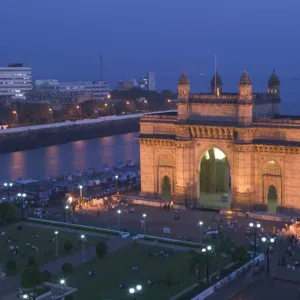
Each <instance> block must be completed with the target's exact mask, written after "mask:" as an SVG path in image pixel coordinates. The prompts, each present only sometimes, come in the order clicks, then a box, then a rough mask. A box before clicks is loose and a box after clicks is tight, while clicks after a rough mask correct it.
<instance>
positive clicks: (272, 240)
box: [261, 237, 275, 274]
mask: <svg viewBox="0 0 300 300" xmlns="http://www.w3.org/2000/svg"><path fill="white" fill-rule="evenodd" d="M261 241H262V242H263V243H268V248H267V273H268V274H269V273H270V250H271V244H273V243H274V242H275V239H274V238H270V239H267V238H266V237H263V238H262V239H261Z"/></svg>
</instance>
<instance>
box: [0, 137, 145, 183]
mask: <svg viewBox="0 0 300 300" xmlns="http://www.w3.org/2000/svg"><path fill="white" fill-rule="evenodd" d="M130 159H131V160H134V161H135V162H137V163H138V162H139V159H140V153H139V142H138V140H137V139H136V133H128V134H123V135H115V136H111V137H104V138H98V139H92V140H86V141H77V142H73V143H68V144H62V145H56V146H51V147H46V148H39V149H34V150H27V151H20V152H14V153H8V154H2V155H0V169H1V172H0V182H3V181H6V180H15V179H17V178H19V177H21V178H30V177H31V178H33V177H39V178H48V177H49V176H50V175H54V176H59V175H61V174H66V173H67V172H73V171H76V170H87V169H88V168H96V169H97V168H99V167H100V166H101V165H103V164H109V165H116V164H117V161H118V160H125V161H126V160H130Z"/></svg>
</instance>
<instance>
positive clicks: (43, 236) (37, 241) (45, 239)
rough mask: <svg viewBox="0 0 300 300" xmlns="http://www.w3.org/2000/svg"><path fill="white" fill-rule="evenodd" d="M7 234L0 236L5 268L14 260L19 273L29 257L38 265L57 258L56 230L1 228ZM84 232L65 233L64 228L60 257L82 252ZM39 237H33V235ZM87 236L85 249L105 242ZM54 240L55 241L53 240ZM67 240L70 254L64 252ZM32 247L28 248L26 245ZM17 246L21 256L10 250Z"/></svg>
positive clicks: (14, 226) (59, 240)
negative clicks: (9, 239)
mask: <svg viewBox="0 0 300 300" xmlns="http://www.w3.org/2000/svg"><path fill="white" fill-rule="evenodd" d="M1 232H5V235H0V264H1V265H2V266H3V268H5V264H6V262H7V261H8V260H14V261H16V264H17V272H20V271H22V270H23V269H24V268H25V267H26V265H27V263H28V257H29V256H32V257H34V258H35V259H36V262H37V264H38V265H40V266H41V265H43V264H46V263H48V262H50V261H52V260H55V258H56V242H55V238H54V237H55V235H54V230H53V229H51V228H49V229H47V228H43V227H36V226H34V227H33V226H29V225H26V224H25V225H22V229H21V230H19V229H18V225H17V224H14V225H9V226H6V227H1V228H0V233H1ZM82 233H83V232H80V231H78V232H68V231H63V228H62V229H60V230H59V233H58V254H59V256H60V257H61V256H65V255H69V254H71V253H74V252H77V251H80V250H81V249H82V242H81V240H80V235H81V234H82ZM34 234H35V235H36V236H38V237H33V235H34ZM84 235H85V236H86V244H85V247H89V246H92V245H95V244H96V243H97V242H98V241H100V240H103V239H101V238H99V237H97V236H95V235H89V233H84ZM9 237H11V238H12V241H11V243H8V241H7V240H8V238H9ZM53 238H54V239H53ZM66 240H69V241H71V243H72V244H73V249H72V250H71V251H70V252H66V251H65V250H64V243H65V241H66ZM27 242H28V243H30V245H28V246H26V243H27ZM14 244H15V245H17V246H18V250H19V255H16V254H14V253H13V252H14V251H13V250H9V246H12V245H14ZM32 246H36V247H37V248H38V251H37V250H34V249H32ZM46 250H48V251H49V252H50V254H47V255H45V251H46Z"/></svg>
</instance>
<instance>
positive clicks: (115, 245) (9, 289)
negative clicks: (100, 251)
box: [0, 223, 134, 299]
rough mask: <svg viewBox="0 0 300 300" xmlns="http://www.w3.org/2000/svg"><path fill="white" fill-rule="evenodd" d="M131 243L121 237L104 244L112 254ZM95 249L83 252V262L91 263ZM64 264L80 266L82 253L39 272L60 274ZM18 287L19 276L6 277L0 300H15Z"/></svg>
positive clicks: (60, 259) (41, 268)
mask: <svg viewBox="0 0 300 300" xmlns="http://www.w3.org/2000/svg"><path fill="white" fill-rule="evenodd" d="M26 224H27V223H26ZM27 225H29V224H27ZM32 225H33V226H39V227H40V226H43V225H40V224H32ZM47 227H48V228H49V226H47ZM50 227H52V226H50ZM52 228H54V227H52ZM64 229H67V228H63V229H62V228H60V230H64ZM66 231H69V230H66ZM89 234H90V232H89ZM91 234H95V235H99V236H106V237H107V235H103V234H98V233H96V232H95V233H92V232H91ZM133 242H134V241H133V240H132V238H131V237H128V238H126V239H124V238H121V237H113V238H112V239H110V240H108V241H107V242H106V244H107V248H108V252H114V251H118V250H119V249H121V248H123V247H126V246H128V245H130V244H132V243H133ZM95 248H96V247H95V246H91V247H89V248H86V249H85V251H84V254H85V262H88V261H91V260H93V259H95V258H96V257H97V256H96V250H95ZM64 263H71V264H72V265H73V266H74V267H76V266H79V265H81V264H82V263H83V257H82V251H79V252H76V253H73V254H70V255H68V256H65V257H60V258H58V259H56V260H55V261H52V262H50V263H48V264H46V265H43V266H41V267H40V270H41V271H44V270H48V271H50V272H51V273H52V274H53V275H56V274H59V273H60V272H61V266H62V264H64ZM20 286H21V285H20V279H19V276H9V277H7V278H6V279H5V280H3V282H2V283H1V284H0V299H4V296H7V297H5V299H15V293H16V292H17V291H18V289H19V288H20ZM8 295H9V296H8Z"/></svg>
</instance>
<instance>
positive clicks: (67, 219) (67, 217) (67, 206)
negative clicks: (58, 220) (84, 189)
mask: <svg viewBox="0 0 300 300" xmlns="http://www.w3.org/2000/svg"><path fill="white" fill-rule="evenodd" d="M65 210H66V223H68V222H69V205H66V206H65Z"/></svg>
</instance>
